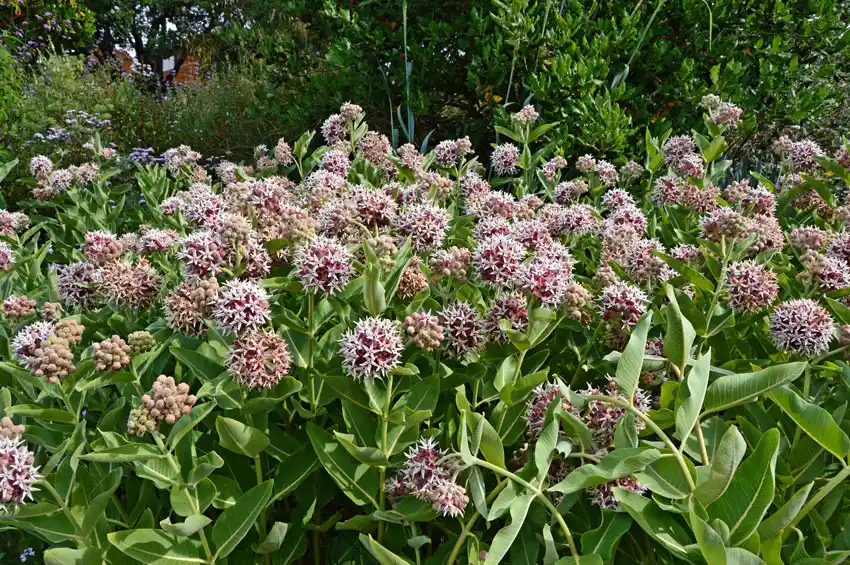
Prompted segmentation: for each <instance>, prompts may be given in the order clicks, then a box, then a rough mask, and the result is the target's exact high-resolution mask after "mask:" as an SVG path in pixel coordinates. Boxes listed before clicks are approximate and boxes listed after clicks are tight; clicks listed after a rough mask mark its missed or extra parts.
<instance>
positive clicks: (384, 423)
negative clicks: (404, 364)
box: [378, 373, 393, 543]
mask: <svg viewBox="0 0 850 565" xmlns="http://www.w3.org/2000/svg"><path fill="white" fill-rule="evenodd" d="M392 401H393V374H392V373H390V374H389V376H388V377H387V400H386V403H385V404H384V411H383V413H382V414H381V451H383V453H384V457H385V458H386V459H387V460H389V458H390V453H389V451H390V450H389V449H388V448H387V443H388V442H387V440H388V437H389V427H390V408H391V407H392ZM380 481H381V482H380V483H379V485H380V487H381V488H380V494H379V500H378V504H379V505H380V507H381V510H384V509H385V508H386V504H387V494H386V492H385V489H384V483H386V482H387V468H386V467H381V469H380ZM384 528H385V526H384V521H383V520H381V521H380V522H378V543H381V540H382V539H383V537H384Z"/></svg>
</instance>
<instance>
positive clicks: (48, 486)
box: [38, 479, 84, 541]
mask: <svg viewBox="0 0 850 565" xmlns="http://www.w3.org/2000/svg"><path fill="white" fill-rule="evenodd" d="M38 484H39V485H41V486H43V487H44V490H46V491H47V492H49V493H50V495H51V496H52V497H53V498H54V499H55V500H56V503H57V504H59V507H60V508H61V509H62V513H63V514H65V517H66V518H67V519H68V521H69V522H71V525H72V526H74V532H75V533H76V536H75V537H76V538H77V539H78V540H79V541H84V538H83V530H82V528H81V527H80V523H79V522H77V519H76V518H74V515H73V514H72V513H71V509H70V508H68V505H67V504H65V500H64V499H63V498H62V496H60V494H59V493H58V492H56V489H55V488H53V485H51V484H50V483H49V482H47V480H46V479H43V480H41V481H39V482H38Z"/></svg>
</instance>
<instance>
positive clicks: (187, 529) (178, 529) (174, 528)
mask: <svg viewBox="0 0 850 565" xmlns="http://www.w3.org/2000/svg"><path fill="white" fill-rule="evenodd" d="M211 523H212V520H210V519H209V518H207V517H206V516H204V515H202V514H193V515H192V516H187V517H186V519H185V520H184V521H183V522H178V523H176V524H172V523H171V520H170V519H169V518H164V519H163V520H160V522H159V527H160V528H162V529H163V530H165V531H166V532H168V533H169V534H174V535H175V536H180V537H184V538H187V537H190V536H193V535H195V534H196V533H198V532H199V531H200V530H202V529H204V528H205V527H207V526H209V525H210V524H211Z"/></svg>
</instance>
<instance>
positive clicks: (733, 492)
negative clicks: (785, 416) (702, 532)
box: [706, 428, 779, 545]
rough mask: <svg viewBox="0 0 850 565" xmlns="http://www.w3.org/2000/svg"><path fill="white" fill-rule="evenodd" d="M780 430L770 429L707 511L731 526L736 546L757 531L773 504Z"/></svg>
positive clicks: (711, 515)
mask: <svg viewBox="0 0 850 565" xmlns="http://www.w3.org/2000/svg"><path fill="white" fill-rule="evenodd" d="M778 452H779V430H777V429H776V428H773V429H770V430H768V431H767V432H765V434H764V435H763V436H762V438H761V441H759V443H758V445H757V446H756V448H755V449H754V450H753V452H752V453H751V454H750V456H749V457H747V458H746V459H745V460H744V462H743V463H741V465H740V467H739V468H738V470H737V471H736V472H735V476H734V477H733V478H732V482H731V483H730V484H729V488H727V489H726V492H724V493H723V495H722V496H721V497H720V498H718V499H717V500H715V501H714V502H712V503H711V504H710V505H709V506H708V508H706V511H707V512H708V515H709V517H711V518H712V519H715V518H718V519H720V520H722V521H723V522H725V523H726V525H728V526H729V532H730V534H731V540H732V544H733V545H739V544H741V543H742V542H744V541H745V540H746V539H747V538H749V537H750V536H751V535H753V533H755V531H756V530H757V529H758V526H759V524H760V523H761V520H762V518H764V515H765V513H766V512H767V509H768V508H769V507H770V505H771V503H772V502H773V496H774V492H775V489H776V485H775V483H774V481H775V469H776V457H777V454H778Z"/></svg>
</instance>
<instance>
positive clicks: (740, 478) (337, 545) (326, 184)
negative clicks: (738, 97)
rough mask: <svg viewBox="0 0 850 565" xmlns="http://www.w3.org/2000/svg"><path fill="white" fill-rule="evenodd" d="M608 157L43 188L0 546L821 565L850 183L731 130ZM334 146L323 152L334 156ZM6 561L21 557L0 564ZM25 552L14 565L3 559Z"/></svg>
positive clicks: (362, 144)
mask: <svg viewBox="0 0 850 565" xmlns="http://www.w3.org/2000/svg"><path fill="white" fill-rule="evenodd" d="M703 104H704V106H705V111H706V113H705V119H704V123H703V126H702V127H701V128H700V130H699V131H692V132H690V133H687V132H677V134H676V135H672V134H671V132H668V133H667V134H665V135H663V136H661V137H660V138H654V137H652V136H650V135H647V138H646V153H645V155H643V156H635V159H634V160H630V161H626V162H622V163H611V162H608V161H605V160H604V159H602V158H600V157H599V156H594V155H589V154H588V155H576V156H572V157H568V156H564V155H560V154H557V153H556V152H555V149H556V145H555V144H553V143H549V142H548V139H547V132H548V131H549V130H550V129H551V128H552V127H553V126H554V124H542V123H540V122H539V117H538V113H537V111H536V110H535V109H534V108H533V107H531V106H526V107H524V108H522V109H521V110H520V111H518V112H517V113H516V114H514V115H513V116H511V117H510V119H508V120H507V121H506V122H505V123H500V124H499V125H498V126H497V127H496V130H497V132H498V133H499V139H500V142H499V143H498V144H495V145H494V146H493V149H492V152H491V154H490V155H477V154H476V153H475V152H473V150H472V147H473V145H472V143H471V142H470V140H469V139H466V138H464V139H455V140H443V141H441V142H440V143H438V144H437V145H436V146H435V148H434V150H433V151H431V152H429V153H427V154H421V153H420V151H419V150H417V148H416V147H414V146H413V145H410V144H407V145H403V146H401V147H399V148H397V149H395V150H394V149H393V148H392V146H391V144H390V142H389V140H388V139H387V138H386V137H385V136H384V135H382V134H381V133H379V132H376V131H373V130H369V128H368V125H367V123H366V122H365V120H364V118H365V116H364V114H363V111H362V109H361V108H360V107H359V106H357V105H355V104H350V103H349V104H345V105H343V107H342V108H340V111H339V113H338V114H334V115H332V116H330V117H329V118H328V119H327V120H326V121H325V122H324V124H323V125H322V128H321V135H320V136H315V135H314V132H307V133H306V134H304V135H303V136H302V137H301V138H299V139H298V140H297V141H295V142H294V143H293V144H291V145H290V144H289V143H288V142H287V141H286V140H283V139H282V140H279V141H278V142H277V143H276V144H275V146H274V147H273V148H271V149H270V148H268V147H265V146H261V147H259V148H257V151H256V152H255V157H256V158H255V161H254V162H252V163H231V162H227V161H216V162H209V161H207V160H205V159H204V157H203V156H202V155H200V154H198V153H197V152H195V151H193V150H192V149H191V148H190V147H187V146H180V147H176V148H172V149H169V150H168V151H166V152H165V153H164V154H163V155H161V156H160V157H159V158H158V160H157V163H156V164H152V165H141V164H138V163H135V162H133V161H132V160H131V159H129V158H127V157H125V156H122V155H117V154H115V152H114V151H109V150H104V148H103V146H102V144H101V142H100V139H99V138H97V137H96V138H94V139H93V140H92V142H91V143H90V144H89V150H90V152H91V161H90V162H88V163H85V164H83V165H78V166H72V167H67V168H62V166H61V160H60V159H59V158H58V157H56V156H53V157H51V156H38V157H36V158H34V159H33V160H32V161H31V162H30V163H29V168H30V172H31V175H32V179H31V186H32V190H31V192H32V200H31V201H29V202H27V203H22V206H23V207H24V208H25V209H27V210H28V211H29V213H28V214H23V213H19V212H15V213H13V212H8V211H0V238H2V242H0V271H2V273H0V288H2V291H3V293H2V298H3V300H2V305H1V306H0V314H2V325H0V342H1V343H2V357H3V360H2V361H0V371H2V373H0V385H2V388H0V416H2V418H3V419H2V428H0V508H2V510H0V527H2V529H3V530H4V537H5V536H11V537H9V538H8V539H16V540H19V541H20V545H21V547H22V548H23V547H27V548H28V549H27V550H26V552H25V553H26V555H27V556H30V555H32V554H33V553H35V554H37V555H39V556H40V557H42V558H43V560H44V562H46V563H103V562H105V563H128V562H131V561H133V562H141V563H156V564H163V565H164V564H169V565H170V564H176V563H207V564H213V563H225V562H230V563H235V562H245V563H249V562H250V563H301V562H305V563H306V562H313V563H349V562H358V563H381V564H393V565H396V564H402V563H411V564H412V563H415V564H417V565H421V564H447V565H453V564H456V563H469V564H479V563H484V564H486V565H490V564H496V563H500V562H505V563H541V562H542V563H545V564H547V565H551V564H555V563H558V564H573V563H575V564H579V563H583V564H586V565H590V564H600V563H669V564H673V563H694V564H704V563H708V564H710V565H714V564H726V563H767V564H770V565H775V564H781V563H787V564H789V565H795V564H815V563H818V564H820V563H840V562H842V561H844V560H845V559H846V558H847V557H848V555H850V538H848V534H847V533H846V532H847V529H846V528H845V527H844V526H845V514H846V506H847V503H846V495H845V492H846V490H847V489H846V484H845V480H846V479H847V477H848V475H850V466H848V462H850V459H848V454H850V439H848V436H847V432H846V431H845V430H847V429H848V420H847V418H846V407H847V403H848V400H850V378H848V376H850V367H848V364H847V361H846V360H847V351H848V346H850V307H849V306H848V303H847V299H846V297H847V296H848V295H850V274H848V272H850V269H848V263H847V262H848V261H850V235H848V234H850V232H848V231H847V223H848V221H850V207H848V204H847V191H848V183H849V182H850V157H848V148H847V147H846V146H845V147H843V148H841V149H839V150H838V152H837V153H835V154H834V155H830V154H828V153H827V152H826V151H825V150H823V149H822V148H820V147H819V146H818V145H817V144H816V143H815V142H813V141H811V140H808V139H802V138H800V139H793V138H788V137H782V138H780V139H778V140H776V143H775V145H774V148H775V150H776V152H777V154H778V156H779V158H780V159H781V160H782V163H783V164H782V169H781V171H780V173H779V175H778V177H776V178H770V179H769V178H766V177H764V176H762V175H759V174H756V173H753V174H752V175H751V176H750V177H749V178H743V179H733V178H730V177H729V176H728V172H729V171H730V166H731V162H730V161H728V160H726V159H725V157H724V155H725V151H726V141H725V139H724V135H725V134H726V133H727V132H728V131H729V130H731V129H733V128H735V127H736V126H737V125H738V123H739V122H740V117H741V114H742V110H741V109H740V108H737V107H735V106H733V105H731V104H728V103H726V102H724V101H722V100H720V99H719V98H717V97H706V98H705V99H704V100H703ZM323 143H324V144H323ZM15 536H16V537H15ZM22 559H23V557H22Z"/></svg>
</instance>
